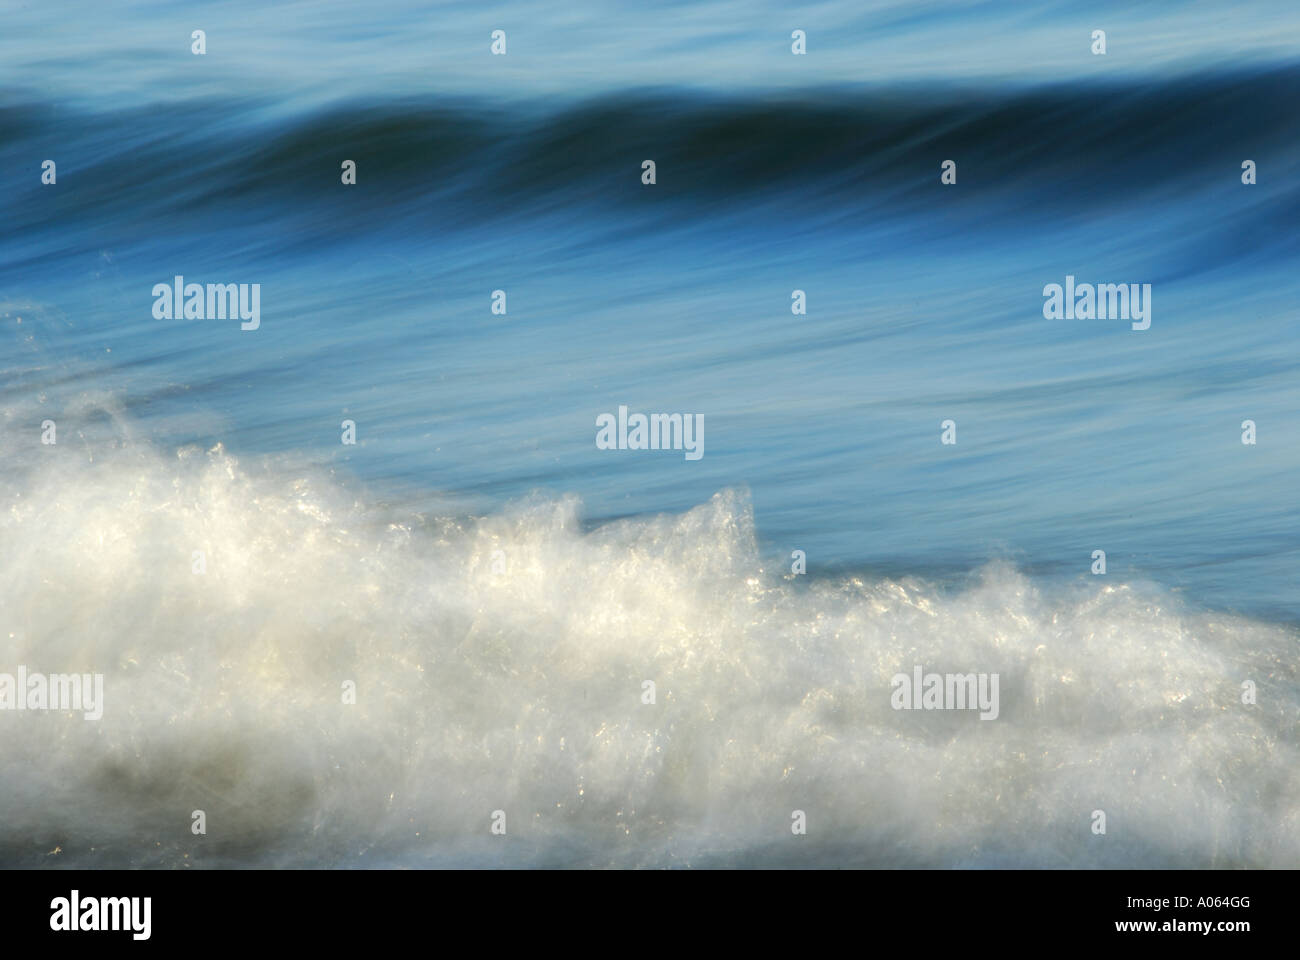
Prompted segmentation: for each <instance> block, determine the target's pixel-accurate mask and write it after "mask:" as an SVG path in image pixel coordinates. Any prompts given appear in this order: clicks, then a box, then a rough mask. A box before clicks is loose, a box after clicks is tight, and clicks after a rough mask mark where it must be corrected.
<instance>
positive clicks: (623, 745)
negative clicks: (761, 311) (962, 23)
mask: <svg viewBox="0 0 1300 960" xmlns="http://www.w3.org/2000/svg"><path fill="white" fill-rule="evenodd" d="M11 436H12V434H11ZM29 446H34V444H32V445H29ZM6 452H7V453H9V454H11V455H12V456H11V458H10V462H11V464H12V463H13V462H15V461H18V462H20V463H21V465H20V466H18V467H15V468H12V469H10V470H9V471H8V472H7V473H6V474H5V477H4V481H3V484H4V488H3V490H0V493H3V496H4V500H5V502H4V505H3V510H0V654H2V655H0V670H4V669H6V665H9V666H14V665H17V664H26V665H28V666H29V667H30V668H31V669H33V670H36V669H43V670H47V671H80V672H87V673H103V674H104V675H105V689H104V700H105V708H104V716H103V719H102V720H101V721H100V722H98V723H86V722H84V721H83V720H82V719H81V717H80V716H73V715H62V714H58V713H50V712H35V713H33V712H22V713H15V712H0V861H3V862H4V863H5V864H11V865H12V864H27V865H31V864H54V863H58V864H74V865H123V864H131V865H176V864H186V863H189V864H196V865H212V864H281V865H356V866H364V865H406V866H423V865H502V864H505V865H596V866H606V865H618V866H631V865H676V864H681V865H685V864H691V865H700V866H705V865H723V864H740V865H758V864H767V865H779V864H858V865H877V866H893V865H897V866H907V865H912V866H926V865H934V866H947V865H957V866H1011V865H1025V866H1049V867H1056V866H1173V865H1185V866H1211V865H1213V866H1239V865H1248V866H1254V867H1296V866H1300V839H1298V838H1300V829H1298V828H1300V822H1298V817H1297V811H1298V810H1300V764H1298V763H1297V749H1296V740H1295V729H1296V720H1297V705H1298V704H1300V697H1298V696H1297V683H1296V669H1295V659H1296V658H1295V651H1296V637H1295V636H1294V635H1293V634H1292V633H1291V632H1290V631H1288V630H1287V629H1285V628H1282V627H1277V626H1271V625H1267V624H1262V623H1256V622H1252V621H1249V620H1245V619H1241V618H1234V617H1229V616H1224V615H1217V614H1213V613H1207V612H1200V611H1196V610H1192V609H1189V608H1185V607H1183V606H1182V605H1181V604H1180V602H1179V601H1177V600H1176V599H1175V598H1174V597H1172V596H1171V595H1170V594H1169V593H1167V592H1165V591H1163V590H1161V589H1159V588H1157V587H1154V586H1147V587H1143V586H1140V585H1125V584H1122V583H1119V582H1116V581H1114V580H1111V579H1105V578H1095V579H1093V578H1090V579H1089V580H1088V581H1087V582H1086V583H1080V584H1075V585H1072V586H1071V585H1065V586H1061V585H1057V586H1049V585H1048V584H1046V583H1036V582H1035V581H1033V580H1031V579H1029V578H1027V577H1026V576H1024V575H1022V574H1021V573H1019V572H1017V571H1016V570H1015V569H1012V568H1010V567H1009V566H1006V565H1002V564H993V565H990V566H989V567H987V568H985V569H984V570H983V571H981V572H980V573H979V575H978V576H977V577H976V578H975V579H974V580H973V582H972V585H971V586H970V587H969V588H968V589H965V590H964V591H959V592H955V593H954V592H949V591H945V590H941V589H938V588H936V587H933V586H929V585H927V584H926V583H923V582H919V581H917V582H914V581H910V580H865V579H854V578H842V579H838V580H829V579H825V580H820V581H817V580H811V581H810V580H809V579H808V578H798V579H792V578H790V577H789V576H788V575H783V573H784V571H783V570H780V569H777V570H772V569H763V564H762V562H761V558H760V551H759V549H758V547H757V544H756V534H755V527H754V522H753V518H752V516H751V511H750V507H749V504H748V502H747V500H746V498H745V497H744V496H743V494H739V493H734V492H724V493H721V494H719V495H717V496H715V497H714V498H713V499H712V500H711V501H710V502H708V503H706V504H704V505H702V506H700V507H697V508H696V509H694V510H691V511H689V512H687V513H685V514H683V515H680V516H662V517H654V518H640V519H634V520H628V521H623V522H618V523H613V524H609V525H606V526H603V527H600V528H598V529H595V530H587V529H584V527H583V525H582V523H581V522H580V505H579V504H578V503H577V502H576V501H574V500H563V499H562V500H541V499H538V500H532V501H528V502H525V503H521V504H517V505H515V506H513V507H512V508H510V509H508V510H506V511H504V512H502V513H500V514H499V515H495V516H491V517H487V518H483V519H430V518H421V517H399V516H394V515H393V514H392V512H391V511H389V510H385V509H383V508H380V507H377V506H374V505H368V504H367V502H366V501H365V499H364V498H363V497H359V496H357V495H356V494H355V493H352V492H350V490H351V488H350V487H349V486H348V485H346V484H341V483H338V482H335V481H332V480H330V479H328V478H324V477H322V476H313V475H311V474H310V473H309V472H307V471H303V470H301V469H297V470H287V469H286V468H285V467H284V466H283V464H277V462H276V461H272V460H266V461H260V462H257V463H253V462H251V461H249V462H240V461H237V460H236V459H235V458H234V457H232V456H230V455H228V454H227V453H225V452H224V451H222V450H221V449H220V448H218V449H215V450H211V451H206V452H205V451H201V450H185V451H181V452H180V453H171V454H166V453H163V452H159V451H154V450H149V449H144V448H140V447H138V446H134V445H129V444H126V445H116V446H114V445H103V446H102V447H101V448H99V449H97V450H96V451H95V454H94V456H93V457H92V456H91V455H90V447H89V446H88V445H86V444H84V443H82V442H81V441H79V440H77V439H76V438H75V437H74V436H68V437H67V438H66V439H64V438H63V437H62V436H61V438H60V442H59V445H58V446H57V447H49V448H38V449H37V451H36V453H32V452H31V451H30V449H29V452H28V453H26V454H23V455H22V456H17V455H16V453H15V449H14V448H13V447H10V448H9V449H8V450H7V451H6ZM864 535H866V534H865V533H864ZM196 550H201V551H203V552H204V554H205V561H206V573H204V574H195V573H193V572H192V566H193V564H192V554H193V551H196ZM496 551H500V552H499V553H496ZM494 558H495V560H496V563H497V569H498V570H501V569H502V564H504V569H503V572H494V569H493V561H494ZM914 664H925V665H926V667H927V669H928V668H933V669H935V670H938V671H941V672H942V671H951V672H961V673H965V672H974V673H998V674H1000V676H1001V710H1000V714H999V717H998V719H997V720H996V721H994V722H980V720H979V718H978V716H977V715H974V714H972V713H971V712H969V711H952V712H945V711H936V712H922V711H895V710H893V709H892V708H891V705H890V692H891V686H890V679H891V677H893V676H894V675H895V674H897V673H899V672H900V671H908V670H911V669H912V666H913V665H914ZM348 680H351V681H355V683H356V688H357V702H356V704H355V706H352V705H347V704H344V703H343V702H342V699H343V698H342V695H341V689H342V685H343V683H344V682H345V681H348ZM644 680H653V681H654V682H655V684H656V690H657V702H656V703H655V704H653V705H646V704H643V703H642V702H641V693H642V682H643V681H644ZM1245 680H1253V681H1255V683H1256V684H1257V685H1258V704H1257V705H1255V706H1247V705H1243V704H1242V703H1241V701H1240V693H1241V688H1240V684H1241V683H1242V681H1245ZM198 809H201V810H204V811H205V813H206V815H207V831H208V832H207V834H206V836H193V835H192V834H191V832H190V825H191V812H192V811H194V810H198ZM494 810H504V811H505V812H506V815H507V831H508V832H507V834H506V836H504V837H501V836H493V835H492V834H491V833H490V831H489V827H490V824H491V814H492V811H494ZM793 810H803V811H805V812H806V814H807V820H808V834H807V835H806V836H794V835H792V833H791V829H790V824H791V811H793ZM1094 810H1104V811H1105V812H1106V814H1107V833H1106V835H1105V836H1096V835H1094V834H1093V833H1092V832H1091V829H1090V828H1091V824H1092V819H1091V814H1092V811H1094ZM56 847H58V848H60V852H59V853H57V854H54V853H50V851H52V850H53V849H54V848H56Z"/></svg>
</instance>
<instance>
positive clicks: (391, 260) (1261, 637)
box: [0, 0, 1300, 868]
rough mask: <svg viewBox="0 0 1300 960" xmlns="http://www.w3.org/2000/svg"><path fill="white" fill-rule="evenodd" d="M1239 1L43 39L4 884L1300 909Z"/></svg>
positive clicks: (1292, 238) (8, 150)
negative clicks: (1213, 895)
mask: <svg viewBox="0 0 1300 960" xmlns="http://www.w3.org/2000/svg"><path fill="white" fill-rule="evenodd" d="M1187 6H1189V5H1185V4H1184V5H1180V7H1179V9H1178V10H1177V11H1176V12H1175V13H1168V12H1166V11H1165V10H1164V9H1163V8H1162V7H1160V5H1135V4H1133V3H1120V2H1112V0H1106V2H1104V3H1101V4H1099V5H1098V4H1093V5H1090V8H1089V9H1090V11H1091V12H1090V17H1095V19H1094V20H1090V21H1088V22H1084V21H1080V19H1079V18H1078V17H1077V16H1076V15H1075V13H1074V12H1073V11H1072V10H1069V9H1066V8H1065V7H1064V6H1062V5H1051V6H1044V7H1043V9H1041V10H1039V11H1038V12H1037V13H1036V14H1035V15H1034V16H1033V17H1026V16H1025V15H1024V13H1023V10H1022V9H1021V7H1022V5H1020V4H1011V3H1006V4H985V3H980V4H961V5H953V4H950V5H947V7H951V8H952V9H946V8H945V9H944V10H942V11H939V10H938V9H937V8H936V9H934V10H931V9H929V8H928V7H927V8H926V9H925V11H924V14H923V15H918V7H917V4H916V3H915V2H914V0H881V2H873V3H868V4H863V3H859V2H849V0H829V2H825V3H820V4H818V5H817V6H816V8H815V9H812V8H810V9H807V10H804V11H803V12H801V13H799V14H798V17H797V18H796V19H793V20H792V14H791V13H790V11H789V9H788V8H789V7H790V5H789V4H785V3H773V2H770V0H762V2H755V3H753V4H748V5H746V8H747V12H745V14H744V15H743V16H741V15H738V12H737V8H736V5H735V4H731V3H722V2H711V0H696V2H693V3H692V4H691V5H690V8H689V11H686V10H683V12H682V15H680V16H677V15H674V16H672V17H665V16H663V12H662V10H661V9H660V8H659V6H658V5H647V4H635V3H622V2H614V3H612V4H601V5H598V6H597V5H592V6H590V7H587V6H584V5H582V4H575V5H571V9H568V8H566V11H565V15H564V17H562V18H555V17H545V16H539V13H538V9H537V6H536V5H535V4H530V3H521V2H511V3H506V4H494V5H492V6H491V8H488V7H485V6H483V5H482V4H478V5H475V4H468V3H455V2H450V3H446V4H439V5H437V6H436V9H435V8H434V7H433V6H431V5H430V4H428V3H417V2H413V0H378V2H373V3H369V4H366V5H364V8H363V7H361V6H358V5H357V4H343V3H339V4H332V3H320V2H315V3H312V4H311V5H310V8H309V9H308V8H307V6H306V5H302V8H301V9H299V8H298V7H286V5H284V4H265V3H253V2H250V0H227V2H224V3H221V4H207V5H204V6H203V10H202V17H201V18H200V19H198V20H195V19H194V18H193V16H192V12H187V11H186V10H185V9H183V8H182V6H181V5H175V4H170V5H165V4H158V3H154V2H145V0H119V2H116V3H113V4H103V3H98V4H92V3H86V2H80V3H78V2H75V0H74V2H73V3H71V4H48V3H47V4H41V3H25V4H22V5H18V4H10V5H9V6H8V7H7V8H6V10H5V12H4V19H3V26H0V64H3V65H4V66H5V67H8V68H9V69H8V70H7V72H6V71H4V70H3V68H0V227H2V228H0V697H2V696H3V690H4V689H6V684H5V683H4V676H5V675H12V676H15V677H17V676H19V675H22V676H29V675H31V674H38V673H39V674H40V675H42V676H46V675H57V674H72V673H78V674H83V675H85V674H89V675H96V674H102V675H103V695H104V697H103V699H104V702H103V717H102V719H100V720H96V721H90V720H86V719H83V717H82V716H81V714H80V713H78V712H76V711H75V710H71V711H48V710H47V711H41V710H22V711H19V710H16V709H13V710H11V709H0V866H25V867H50V868H59V867H66V866H142V867H147V866H164V867H185V866H191V865H192V866H195V867H210V866H257V865H265V866H281V865H283V866H321V867H324V866H341V867H370V866H385V867H425V866H474V867H479V866H593V867H609V866H618V867H625V866H654V867H659V866H684V865H688V864H689V865H692V866H702V867H709V866H735V865H739V866H760V865H761V866H775V865H791V866H836V865H853V866H877V867H904V866H926V867H953V866H956V867H1005V866H1034V867H1053V868H1054V867H1103V866H1125V867H1127V866H1132V867H1166V866H1193V867H1211V866H1215V867H1300V829H1297V828H1298V827H1300V823H1298V822H1297V809H1298V805H1300V763H1297V760H1300V757H1298V756H1297V735H1296V731H1297V729H1298V726H1297V723H1298V721H1300V686H1298V685H1297V674H1296V669H1297V668H1296V663H1297V659H1298V658H1297V653H1298V652H1300V592H1297V589H1296V571H1297V570H1300V506H1298V505H1297V504H1298V501H1297V496H1296V489H1297V488H1296V477H1297V475H1300V417H1297V415H1296V411H1297V410H1300V349H1297V348H1298V347H1300V323H1297V319H1298V315H1297V312H1296V304H1297V303H1300V271H1297V270H1296V263H1297V262H1298V260H1300V234H1298V233H1297V231H1296V224H1297V223H1300V113H1298V112H1297V111H1296V109H1295V105H1296V104H1297V103H1298V102H1300V59H1297V56H1296V51H1297V49H1300V46H1298V45H1297V39H1298V38H1300V18H1297V16H1296V5H1295V3H1294V2H1289V3H1283V2H1279V0H1236V2H1235V3H1234V5H1233V7H1232V14H1231V16H1227V15H1226V14H1225V13H1224V12H1223V11H1222V10H1214V9H1211V8H1210V5H1199V6H1197V7H1196V9H1183V7H1187ZM1148 7H1150V9H1148ZM286 10H292V11H293V13H294V15H292V16H291V15H289V14H287V13H286ZM298 14H301V15H298ZM497 28H501V29H504V30H506V31H507V32H508V33H509V53H508V55H503V56H495V55H493V54H492V53H491V52H490V44H491V43H492V39H491V37H492V31H494V30H496V29H497ZM197 29H202V30H204V31H206V36H207V41H206V42H207V52H206V53H204V54H202V55H197V54H195V53H193V52H192V49H193V48H192V47H191V33H192V31H195V30H197ZM796 29H797V30H799V31H802V32H806V34H807V51H806V55H802V54H801V55H795V54H794V53H793V52H792V47H791V43H792V37H791V34H792V31H795V30H796ZM1094 29H1105V30H1106V31H1107V32H1108V35H1109V38H1110V39H1109V43H1110V46H1109V52H1108V53H1107V54H1106V55H1104V56H1101V55H1094V53H1093V52H1092V49H1091V47H1092V43H1093V41H1092V39H1091V31H1092V30H1094ZM990 38H992V39H993V41H995V42H991V41H990ZM647 159H653V160H654V161H655V162H656V163H657V179H656V181H655V182H654V183H653V184H648V183H645V182H643V180H642V172H643V166H642V165H643V163H644V161H646V160H647ZM946 161H951V162H952V163H953V164H955V165H956V169H955V171H954V173H955V176H956V180H955V182H951V181H945V180H941V176H943V175H944V166H945V165H946ZM1246 161H1249V162H1250V164H1249V169H1250V170H1251V171H1252V174H1251V177H1250V178H1248V179H1249V180H1251V181H1253V182H1248V181H1247V179H1243V178H1244V174H1245V170H1246V168H1244V167H1243V164H1244V163H1245V162H1246ZM47 162H48V175H47V173H46V170H47ZM349 163H352V164H354V165H355V169H354V172H355V174H356V176H355V182H352V181H351V180H350V179H345V177H344V173H345V171H347V170H348V169H349V167H348V166H347V165H348V164H349ZM56 166H57V176H56V170H55V167H56ZM1256 173H1257V176H1255V174H1256ZM177 277H182V278H184V282H185V283H186V284H189V283H195V284H201V285H203V288H204V290H205V291H206V290H207V288H208V285H212V286H213V294H214V297H215V295H216V292H217V285H222V287H223V288H229V289H231V290H238V291H246V292H247V294H248V297H247V302H246V304H245V306H246V307H247V310H246V311H244V312H247V313H248V314H249V316H248V317H247V319H246V320H245V319H244V318H243V313H242V312H241V311H240V310H238V309H231V308H230V307H229V304H227V309H226V310H225V311H224V314H225V315H224V317H223V315H222V314H223V311H222V310H220V309H214V310H212V311H209V310H207V309H206V304H205V309H204V310H202V311H200V315H199V316H195V315H194V311H188V310H185V309H182V310H181V311H179V312H178V311H177V310H176V309H175V306H176V305H175V302H174V297H173V302H172V304H171V308H170V309H168V308H167V307H166V306H165V305H164V303H163V302H160V300H159V298H160V297H165V291H166V290H167V289H168V288H169V287H170V288H171V289H172V290H174V289H175V286H174V284H175V282H176V281H175V278H177ZM1068 278H1074V279H1075V280H1077V281H1079V282H1080V283H1087V284H1089V285H1094V284H1095V285H1097V286H1096V289H1098V290H1100V289H1102V288H1103V287H1104V286H1106V285H1110V284H1119V283H1123V284H1134V285H1138V286H1137V287H1136V288H1134V287H1130V288H1129V289H1130V290H1132V289H1138V290H1141V291H1142V292H1143V296H1142V307H1143V309H1142V313H1143V318H1142V321H1141V324H1140V326H1141V327H1142V328H1141V329H1134V328H1133V322H1134V321H1135V319H1136V318H1133V317H1129V318H1125V317H1124V316H1122V314H1121V315H1119V316H1115V315H1114V314H1113V313H1112V312H1111V311H1110V310H1106V311H1103V312H1101V313H1098V314H1095V315H1092V316H1090V315H1089V313H1090V311H1087V310H1079V311H1073V310H1070V311H1065V315H1057V312H1056V311H1055V310H1054V309H1051V308H1049V309H1047V310H1045V296H1047V295H1046V294H1045V293H1044V290H1045V288H1048V289H1050V285H1052V284H1065V285H1067V286H1068V285H1070V283H1071V281H1070V280H1069V279H1068ZM1148 285H1149V286H1148ZM160 286H161V288H162V290H161V291H159V287H160ZM1089 289H1092V288H1091V286H1090V288H1089ZM498 291H499V292H500V305H501V312H500V313H498V312H496V310H495V305H496V301H497V292H498ZM182 292H183V289H182ZM254 293H255V295H256V308H255V310H254V301H253V297H254ZM507 294H508V296H507ZM236 299H238V298H236ZM507 300H508V309H507V303H506V301H507ZM239 302H240V303H244V301H242V300H241V301H239ZM796 304H799V305H800V307H801V309H803V308H806V309H804V310H803V312H799V311H797V310H796V309H795V305H796ZM213 306H214V307H216V304H215V303H214V305H213ZM254 312H255V313H256V318H255V322H254V317H253V314H254ZM169 315H170V316H169ZM245 324H247V326H245ZM624 408H626V409H627V410H628V411H632V412H633V413H638V414H649V415H651V416H653V415H655V414H656V413H657V414H661V415H662V414H669V415H671V414H673V413H680V414H682V415H684V416H691V417H699V418H700V419H699V420H694V421H693V422H694V423H697V424H699V425H701V426H705V425H706V427H707V428H706V429H705V432H704V440H705V442H704V443H703V444H702V445H701V446H699V448H698V450H697V451H689V450H686V449H681V450H677V449H673V450H640V449H632V448H629V445H628V444H623V443H616V444H614V445H613V447H612V448H611V447H610V445H609V444H608V443H602V440H601V437H600V434H599V433H598V427H599V423H598V418H599V417H601V415H602V414H610V415H615V414H616V413H617V412H618V411H620V410H622V409H624ZM47 421H48V423H49V425H48V426H47ZM948 422H951V423H953V424H954V425H955V436H954V439H955V440H956V442H955V443H951V444H949V443H945V442H942V439H941V437H942V435H943V433H944V432H945V431H946V430H947V428H946V427H945V426H943V425H944V424H945V423H948ZM1248 424H1249V425H1248ZM354 428H355V432H353V429H354ZM56 429H57V442H56V443H48V442H46V435H47V433H48V434H49V436H50V439H53V432H54V431H55V430H56ZM696 436H698V434H696ZM1247 438H1249V439H1247ZM351 440H355V443H352V442H349V441H351ZM1251 441H1255V442H1251ZM695 452H698V453H699V454H700V456H699V458H698V459H692V458H691V457H694V453H695ZM688 454H689V456H688ZM196 551H197V552H201V553H202V554H203V567H204V568H205V572H202V573H195V572H193V571H194V569H195V566H196V561H195V558H194V554H195V552H196ZM795 551H800V552H801V553H802V554H803V555H804V557H805V559H806V563H807V567H806V574H803V575H795V574H794V573H793V571H792V555H793V554H794V552H795ZM1097 551H1104V552H1105V557H1106V572H1105V574H1104V575H1101V574H1100V573H1099V574H1098V575H1095V576H1094V575H1093V574H1092V572H1091V568H1092V566H1093V563H1094V556H1095V554H1096V552H1097ZM918 665H919V666H921V667H922V668H923V670H924V671H925V672H927V673H928V672H934V673H937V674H946V673H951V674H963V675H964V674H977V675H980V676H984V675H989V676H991V675H994V674H996V675H997V677H998V679H999V686H998V691H999V698H998V699H999V703H998V709H997V711H996V712H997V717H996V719H989V720H983V719H981V715H980V714H979V713H978V712H975V711H971V710H944V711H928V710H895V709H893V706H892V705H891V695H892V693H893V690H894V688H893V684H892V682H891V681H892V680H893V678H894V677H895V676H896V675H898V674H904V675H912V674H913V671H914V669H915V668H916V667H917V666H918ZM23 671H27V672H26V673H24V672H23ZM646 681H652V682H653V683H654V684H655V702H654V703H653V704H647V703H643V702H642V698H643V684H644V683H645V682H646ZM1247 683H1253V684H1254V685H1255V702H1254V703H1253V704H1251V703H1244V702H1243V701H1242V697H1243V694H1244V693H1247V692H1248V688H1247V689H1243V684H1247ZM349 684H355V696H356V702H355V704H350V703H346V702H344V698H345V694H346V693H347V692H348V690H350V689H351V687H350V686H347V685H349ZM989 715H990V716H991V715H992V712H991V711H990V714H989ZM195 811H203V813H204V814H205V815H206V830H207V832H206V834H205V835H201V836H196V835H195V834H194V833H192V832H191V825H192V823H193V822H194V821H193V819H192V817H193V814H194V812H195ZM494 811H504V813H505V817H506V831H507V832H506V834H505V835H504V836H498V835H493V833H492V832H491V828H492V826H493V823H494V820H493V813H494ZM794 811H802V812H803V813H804V814H805V815H806V818H807V834H806V835H803V836H797V835H795V834H794V833H793V832H792V825H793V824H794V823H795V822H796V821H794V820H792V813H793V812H794ZM1094 811H1102V812H1104V813H1105V815H1106V824H1105V826H1106V833H1105V834H1104V835H1097V834H1094V833H1093V826H1094V823H1096V819H1095V818H1094V816H1093V813H1094Z"/></svg>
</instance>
